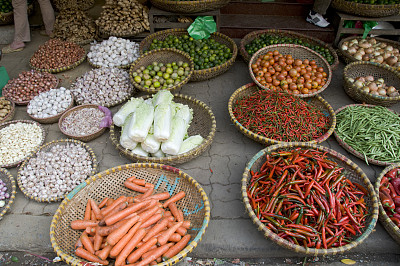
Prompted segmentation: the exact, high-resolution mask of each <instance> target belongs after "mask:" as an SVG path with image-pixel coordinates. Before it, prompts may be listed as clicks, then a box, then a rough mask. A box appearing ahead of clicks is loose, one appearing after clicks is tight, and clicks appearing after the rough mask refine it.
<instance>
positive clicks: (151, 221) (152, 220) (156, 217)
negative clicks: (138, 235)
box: [142, 213, 163, 228]
mask: <svg viewBox="0 0 400 266" xmlns="http://www.w3.org/2000/svg"><path fill="white" fill-rule="evenodd" d="M162 217H163V215H162V214H161V213H156V214H154V215H153V216H151V217H150V218H149V219H147V221H146V222H144V223H143V224H142V228H147V227H149V226H150V225H152V224H155V223H156V222H158V221H159V220H160V219H161V218H162Z"/></svg>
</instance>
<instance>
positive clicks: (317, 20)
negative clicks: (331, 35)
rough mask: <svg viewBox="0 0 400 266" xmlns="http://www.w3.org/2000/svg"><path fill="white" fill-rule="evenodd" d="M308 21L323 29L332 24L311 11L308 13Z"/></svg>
mask: <svg viewBox="0 0 400 266" xmlns="http://www.w3.org/2000/svg"><path fill="white" fill-rule="evenodd" d="M312 13H314V14H312ZM306 21H307V22H309V23H312V24H314V25H316V26H318V27H321V28H326V27H328V26H329V24H330V23H329V22H328V21H326V19H324V17H323V16H322V15H321V14H319V13H316V12H312V11H311V10H310V12H309V13H308V16H307V18H306Z"/></svg>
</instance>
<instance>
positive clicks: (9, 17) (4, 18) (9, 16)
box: [0, 4, 34, 25]
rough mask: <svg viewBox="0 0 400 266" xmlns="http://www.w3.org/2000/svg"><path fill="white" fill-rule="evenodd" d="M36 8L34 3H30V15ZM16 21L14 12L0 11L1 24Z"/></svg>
mask: <svg viewBox="0 0 400 266" xmlns="http://www.w3.org/2000/svg"><path fill="white" fill-rule="evenodd" d="M33 9H34V5H33V4H29V5H28V11H27V12H28V16H30V15H32V13H33ZM13 23H14V12H13V11H11V12H7V13H0V25H8V24H13Z"/></svg>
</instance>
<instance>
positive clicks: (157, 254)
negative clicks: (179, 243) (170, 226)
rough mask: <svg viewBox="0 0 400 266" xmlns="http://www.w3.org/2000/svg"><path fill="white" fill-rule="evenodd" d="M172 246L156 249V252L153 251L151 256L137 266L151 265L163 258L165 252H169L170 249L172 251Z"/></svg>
mask: <svg viewBox="0 0 400 266" xmlns="http://www.w3.org/2000/svg"><path fill="white" fill-rule="evenodd" d="M170 246H171V245H170V244H166V245H162V246H161V247H159V248H156V249H155V250H153V252H152V253H151V255H150V256H148V257H147V258H145V259H143V260H141V261H139V263H137V264H136V266H144V265H147V264H149V263H150V262H152V261H153V260H156V259H157V258H158V257H160V256H162V255H163V254H164V253H165V252H167V251H168V249H170ZM128 261H129V257H128Z"/></svg>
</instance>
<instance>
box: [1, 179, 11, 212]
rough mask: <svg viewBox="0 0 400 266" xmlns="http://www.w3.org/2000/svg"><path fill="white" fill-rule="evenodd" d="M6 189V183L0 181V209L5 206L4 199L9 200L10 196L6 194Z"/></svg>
mask: <svg viewBox="0 0 400 266" xmlns="http://www.w3.org/2000/svg"><path fill="white" fill-rule="evenodd" d="M8 192H9V191H8V188H7V186H6V183H4V181H3V180H2V179H0V208H3V207H4V205H6V202H5V201H4V200H5V199H9V198H10V194H9V193H8Z"/></svg>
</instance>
